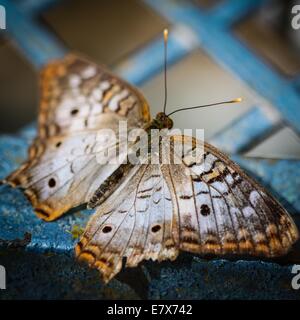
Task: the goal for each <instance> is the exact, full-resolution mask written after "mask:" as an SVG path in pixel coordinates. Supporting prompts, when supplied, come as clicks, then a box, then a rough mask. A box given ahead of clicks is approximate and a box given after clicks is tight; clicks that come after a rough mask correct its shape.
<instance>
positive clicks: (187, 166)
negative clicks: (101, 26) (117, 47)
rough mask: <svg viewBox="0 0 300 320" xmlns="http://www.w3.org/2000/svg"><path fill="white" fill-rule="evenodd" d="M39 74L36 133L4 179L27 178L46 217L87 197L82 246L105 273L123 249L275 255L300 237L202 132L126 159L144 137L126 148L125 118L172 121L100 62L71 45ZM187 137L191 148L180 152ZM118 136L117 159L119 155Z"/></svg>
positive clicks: (137, 257)
mask: <svg viewBox="0 0 300 320" xmlns="http://www.w3.org/2000/svg"><path fill="white" fill-rule="evenodd" d="M41 84H42V97H41V106H40V115H39V130H38V137H37V138H36V139H35V141H34V142H33V144H32V146H31V147H30V150H29V158H28V160H27V162H26V163H24V164H23V165H22V166H21V167H20V168H19V169H18V170H16V171H15V172H13V173H12V174H11V175H10V176H9V177H7V179H6V182H8V183H10V184H11V185H12V186H14V187H15V186H19V187H21V188H22V189H23V190H24V192H25V194H26V195H27V197H28V198H29V200H30V201H31V203H32V205H33V207H34V208H35V211H36V213H37V214H38V216H39V217H40V218H42V219H44V220H46V221H51V220H54V219H57V218H58V217H60V216H61V215H62V214H63V213H65V212H66V211H68V210H69V209H71V208H74V207H76V206H78V205H82V204H84V203H86V204H87V205H88V207H90V208H96V213H95V214H94V215H93V216H92V217H91V219H90V221H89V222H88V224H87V226H86V229H85V232H84V234H83V235H82V237H81V239H80V241H79V243H78V244H77V246H76V248H75V253H76V256H77V258H78V259H81V260H84V261H86V262H88V264H89V265H90V266H91V267H93V268H97V269H98V270H99V271H100V272H101V274H102V276H103V279H104V281H109V280H111V279H112V278H113V277H114V276H115V275H116V274H117V273H118V272H119V271H120V270H121V268H122V261H123V258H126V266H128V267H134V266H136V265H138V264H139V263H140V262H141V261H143V260H147V259H153V260H158V261H162V260H166V259H170V260H174V259H176V257H177V256H178V254H179V252H180V251H188V252H192V253H196V254H216V255H224V254H225V255H226V254H239V255H241V254H242V255H244V254H246V255H253V256H263V257H275V256H280V255H283V254H285V253H287V252H288V251H289V250H290V248H291V247H292V245H293V243H294V242H295V241H296V240H297V239H298V230H297V227H296V226H295V224H294V222H293V220H292V218H291V217H290V216H289V214H288V213H287V212H286V210H285V209H284V208H283V207H282V206H281V205H280V204H279V203H278V202H277V201H276V200H275V199H274V198H273V197H272V196H271V195H270V194H269V193H268V192H267V191H266V190H264V189H263V188H262V187H261V186H259V185H258V184H257V183H256V182H255V181H254V180H253V179H252V178H250V177H248V176H247V175H246V174H245V173H244V172H243V171H242V170H241V169H240V168H239V167H238V166H237V165H236V164H235V163H234V162H232V161H231V160H230V159H229V158H228V157H227V156H226V155H224V154H223V153H222V152H220V151H219V150H217V149H216V148H214V147H213V146H211V145H209V144H207V143H204V142H203V141H198V140H196V139H195V138H192V137H187V136H182V135H172V134H171V135H170V139H169V141H170V145H169V146H167V144H166V143H165V142H164V140H163V139H160V140H159V146H158V151H157V154H158V156H157V159H156V160H157V162H155V163H151V162H147V161H144V160H148V158H150V149H151V142H152V141H151V139H149V140H148V142H147V143H146V144H145V146H142V147H144V149H145V151H146V152H145V156H144V157H142V159H141V161H140V162H138V163H131V162H129V161H127V160H128V158H129V157H130V156H131V154H132V153H134V152H133V150H134V146H135V145H136V143H137V142H138V139H136V138H134V139H133V140H132V141H133V142H132V143H131V144H130V145H129V148H128V149H126V150H125V149H123V144H122V142H118V143H116V142H112V141H111V140H110V137H111V136H112V133H115V134H116V135H117V136H118V126H119V123H120V121H126V122H127V125H128V128H127V129H128V132H129V131H131V129H135V128H140V129H141V128H143V129H145V130H146V133H147V136H148V137H150V136H151V134H150V133H151V131H152V129H158V131H160V132H162V131H163V129H165V131H166V132H167V133H168V132H170V129H171V128H172V127H173V121H172V119H170V117H168V116H167V115H166V114H165V113H159V114H158V115H157V116H156V118H154V119H153V120H151V119H150V112H149V107H148V105H147V102H146V101H145V99H144V98H143V96H142V95H141V94H140V93H139V92H138V91H137V90H136V89H135V88H133V87H132V86H130V85H129V84H127V83H126V82H124V81H123V80H121V79H119V78H117V77H116V76H115V75H113V74H111V73H109V72H108V71H106V70H105V69H103V68H102V67H100V66H98V65H96V64H94V63H92V62H90V61H88V60H86V59H84V58H81V57H78V56H76V55H70V56H67V57H65V58H64V59H63V60H58V61H55V62H53V63H51V64H49V65H48V66H47V67H46V68H45V70H44V71H43V72H42V81H41ZM182 143H189V145H190V148H188V149H187V150H184V152H181V153H178V152H177V150H178V148H177V147H178V146H179V145H181V144H182ZM116 145H117V147H118V150H119V155H120V161H119V162H118V163H114V162H113V161H112V160H114V158H115V155H114V154H113V153H112V152H111V150H112V149H113V148H114V147H116ZM168 148H170V150H171V151H172V152H173V155H172V157H171V160H172V161H168V160H170V159H169V158H170V157H169V154H170V150H169V149H168ZM201 148H202V149H203V153H201V156H198V157H197V158H196V159H195V157H193V156H192V155H193V154H194V152H195V151H197V150H199V149H201ZM104 151H105V152H104ZM104 154H105V156H104ZM103 159H104V160H106V161H102V160H103ZM175 160H180V161H175Z"/></svg>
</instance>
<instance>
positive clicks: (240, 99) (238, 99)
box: [232, 98, 243, 103]
mask: <svg viewBox="0 0 300 320" xmlns="http://www.w3.org/2000/svg"><path fill="white" fill-rule="evenodd" d="M242 101H243V99H242V98H236V99H234V100H232V102H234V103H235V102H242Z"/></svg>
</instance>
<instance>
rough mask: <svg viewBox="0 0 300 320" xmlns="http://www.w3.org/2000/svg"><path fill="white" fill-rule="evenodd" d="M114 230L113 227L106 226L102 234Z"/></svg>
mask: <svg viewBox="0 0 300 320" xmlns="http://www.w3.org/2000/svg"><path fill="white" fill-rule="evenodd" d="M111 230H112V227H111V226H105V227H104V228H103V229H102V232H103V233H109V232H111Z"/></svg>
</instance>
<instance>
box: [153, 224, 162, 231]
mask: <svg viewBox="0 0 300 320" xmlns="http://www.w3.org/2000/svg"><path fill="white" fill-rule="evenodd" d="M160 229H161V226H160V225H158V224H157V225H155V226H153V227H152V228H151V231H152V232H154V233H156V232H158V231H159V230H160Z"/></svg>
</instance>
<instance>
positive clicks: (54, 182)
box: [48, 178, 56, 188]
mask: <svg viewBox="0 0 300 320" xmlns="http://www.w3.org/2000/svg"><path fill="white" fill-rule="evenodd" d="M55 185H56V181H55V179H53V178H51V179H50V180H49V181H48V186H49V187H50V188H53V187H55Z"/></svg>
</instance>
